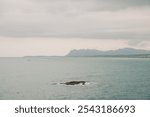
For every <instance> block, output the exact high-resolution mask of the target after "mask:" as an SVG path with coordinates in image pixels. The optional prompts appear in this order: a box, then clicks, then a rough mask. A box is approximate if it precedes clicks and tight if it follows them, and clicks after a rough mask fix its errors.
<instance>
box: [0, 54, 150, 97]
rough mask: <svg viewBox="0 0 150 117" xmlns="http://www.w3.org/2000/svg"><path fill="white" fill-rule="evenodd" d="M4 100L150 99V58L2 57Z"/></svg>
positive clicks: (0, 85)
mask: <svg viewBox="0 0 150 117" xmlns="http://www.w3.org/2000/svg"><path fill="white" fill-rule="evenodd" d="M73 80H77V81H78V80H85V81H87V82H88V83H87V84H86V85H76V86H66V85H64V84H59V83H63V82H66V81H73ZM0 99H46V100H47V99H48V100H51V99H65V100H66V99H90V100H97V99H98V100H101V99H106V100H107V99H119V100H120V99H126V100H128V99H142V100H143V99H150V59H148V58H98V57H97V58H94V57H91V58H90V57H89V58H88V57H86V58H84V57H83V58H80V57H76V58H73V57H70V58H69V57H68V58H67V57H49V58H34V57H33V58H0Z"/></svg>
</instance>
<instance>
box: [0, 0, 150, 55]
mask: <svg viewBox="0 0 150 117" xmlns="http://www.w3.org/2000/svg"><path fill="white" fill-rule="evenodd" d="M149 21H150V1H149V0H132V1H131V0H126V1H124V0H107V1H104V0H55V1H54V0H19V1H18V0H1V1H0V57H16V56H38V55H44V56H63V55H65V54H67V53H68V52H69V51H70V50H72V49H97V50H115V49H119V48H136V49H144V50H150V23H149Z"/></svg>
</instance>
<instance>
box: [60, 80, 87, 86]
mask: <svg viewBox="0 0 150 117" xmlns="http://www.w3.org/2000/svg"><path fill="white" fill-rule="evenodd" d="M85 83H86V81H69V82H65V83H61V84H65V85H78V84H82V85H85Z"/></svg>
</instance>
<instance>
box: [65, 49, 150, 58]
mask: <svg viewBox="0 0 150 117" xmlns="http://www.w3.org/2000/svg"><path fill="white" fill-rule="evenodd" d="M149 54H150V51H148V50H140V49H133V48H123V49H118V50H110V51H99V50H95V49H80V50H71V51H70V52H69V53H68V54H67V55H66V56H77V57H78V56H81V57H84V56H137V55H138V56H141V55H146V57H147V56H149Z"/></svg>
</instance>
